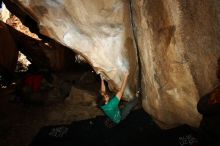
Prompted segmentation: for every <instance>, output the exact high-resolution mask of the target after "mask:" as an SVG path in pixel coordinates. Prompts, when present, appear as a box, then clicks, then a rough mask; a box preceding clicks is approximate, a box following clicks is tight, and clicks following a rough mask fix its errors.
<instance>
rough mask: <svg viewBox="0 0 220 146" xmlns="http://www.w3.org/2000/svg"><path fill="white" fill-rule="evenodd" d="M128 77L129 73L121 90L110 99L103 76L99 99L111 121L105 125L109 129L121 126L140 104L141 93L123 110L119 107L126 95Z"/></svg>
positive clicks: (99, 103)
mask: <svg viewBox="0 0 220 146" xmlns="http://www.w3.org/2000/svg"><path fill="white" fill-rule="evenodd" d="M128 76H129V73H128V72H126V73H125V77H124V80H123V82H122V85H121V88H120V89H119V91H118V92H117V94H116V95H115V96H113V97H112V98H110V96H109V95H108V94H107V93H106V88H105V83H104V79H103V77H102V76H101V96H100V97H99V98H98V99H99V100H98V101H99V102H98V105H99V107H100V108H101V109H102V111H103V112H104V113H105V115H106V116H107V117H108V118H109V119H110V120H109V119H107V120H106V121H105V124H106V126H108V127H113V126H115V125H117V124H119V123H120V121H122V120H124V119H125V118H126V117H127V115H128V114H129V113H130V111H131V110H132V109H133V108H134V107H135V105H136V104H137V102H138V96H139V91H138V92H137V94H136V96H137V97H136V98H134V100H131V101H129V102H127V103H126V105H125V106H124V107H123V108H121V109H120V107H119V102H120V100H121V98H122V96H123V94H124V90H125V87H126V84H127V80H128Z"/></svg>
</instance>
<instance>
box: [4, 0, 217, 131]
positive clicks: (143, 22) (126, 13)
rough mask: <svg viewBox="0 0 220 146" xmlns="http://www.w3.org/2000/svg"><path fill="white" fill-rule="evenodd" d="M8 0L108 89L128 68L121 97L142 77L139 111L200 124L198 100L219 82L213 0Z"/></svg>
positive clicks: (163, 122)
mask: <svg viewBox="0 0 220 146" xmlns="http://www.w3.org/2000/svg"><path fill="white" fill-rule="evenodd" d="M3 1H5V3H6V2H9V1H10V0H3ZM11 2H12V3H15V4H16V5H17V6H19V8H22V9H23V10H24V11H25V12H26V13H27V14H29V15H30V16H31V17H32V18H33V19H34V20H35V21H36V22H38V24H39V28H40V31H41V33H42V34H44V35H47V36H49V37H51V38H53V39H55V40H56V41H58V42H60V43H61V44H63V45H65V46H67V47H69V48H71V49H72V50H73V51H74V52H76V53H78V54H80V55H81V56H83V57H84V58H85V59H86V60H87V62H88V63H89V64H90V65H91V66H92V67H93V68H94V70H95V71H96V72H97V73H101V74H102V75H103V76H104V77H105V79H106V80H107V81H108V83H109V86H110V88H111V89H112V90H115V91H116V90H117V89H118V88H119V87H120V84H121V81H122V80H123V72H124V71H127V70H128V71H129V72H130V77H129V83H128V86H127V89H126V93H125V97H124V99H125V100H126V99H127V100H130V99H132V98H133V97H134V94H135V92H136V91H137V89H138V88H139V82H138V81H139V79H141V93H142V99H143V100H142V104H143V108H144V109H145V111H146V112H148V113H149V114H150V115H151V116H152V117H153V118H154V119H155V121H157V122H158V124H159V125H160V126H161V127H163V128H170V127H173V126H176V125H179V124H189V125H191V126H194V127H198V125H199V123H200V120H201V115H200V114H199V113H198V111H197V109H196V106H197V102H198V100H199V98H200V96H202V95H204V94H206V93H208V92H210V91H211V90H212V89H213V88H214V87H215V86H216V85H217V84H218V83H219V82H218V80H217V77H216V69H217V59H218V57H219V56H220V40H219V38H220V17H219V16H220V2H219V1H218V0H200V1H179V0H154V1H152V0H139V1H135V0H134V1H133V0H108V1H105V0H92V1H89V0H72V1H68V0H41V1H36V0H13V1H12V0H11ZM139 74H140V75H141V76H139ZM139 77H140V78H139Z"/></svg>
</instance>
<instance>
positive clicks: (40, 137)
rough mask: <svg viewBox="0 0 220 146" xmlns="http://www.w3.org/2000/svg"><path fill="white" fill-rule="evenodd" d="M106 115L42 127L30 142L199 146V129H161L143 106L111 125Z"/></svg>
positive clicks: (67, 145) (48, 145)
mask: <svg viewBox="0 0 220 146" xmlns="http://www.w3.org/2000/svg"><path fill="white" fill-rule="evenodd" d="M105 122H106V117H105V116H98V117H96V118H94V119H89V120H83V121H76V122H72V123H71V124H70V125H57V126H48V127H43V128H42V129H41V130H40V131H39V133H38V134H37V135H36V136H35V137H34V139H33V141H32V143H31V144H30V146H74V145H88V146H99V145H100V146H103V145H105V146H117V145H120V146H122V145H148V146H163V145H169V146H199V142H198V140H197V136H196V132H195V131H194V130H193V129H192V128H191V127H189V126H187V125H182V126H180V127H177V128H174V129H169V130H162V129H160V128H159V127H158V126H157V125H156V124H155V123H154V122H153V120H152V119H151V118H150V116H149V115H148V114H147V113H146V112H144V111H143V110H142V109H139V110H135V111H133V112H131V114H130V115H129V116H128V117H127V118H126V119H125V120H124V121H122V122H121V123H120V124H119V125H117V126H114V127H112V128H109V127H108V126H106V124H105Z"/></svg>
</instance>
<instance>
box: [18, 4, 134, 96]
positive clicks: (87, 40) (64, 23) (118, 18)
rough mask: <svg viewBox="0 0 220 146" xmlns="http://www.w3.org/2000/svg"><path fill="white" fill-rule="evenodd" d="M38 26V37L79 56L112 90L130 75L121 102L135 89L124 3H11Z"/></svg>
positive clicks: (129, 26) (132, 47) (127, 7)
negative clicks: (63, 46) (56, 43)
mask: <svg viewBox="0 0 220 146" xmlns="http://www.w3.org/2000/svg"><path fill="white" fill-rule="evenodd" d="M15 2H17V3H18V4H19V5H20V6H21V7H23V8H24V9H25V10H26V11H27V12H28V13H29V14H31V16H32V17H33V18H34V19H35V20H36V21H37V22H39V27H40V30H41V33H43V34H45V35H47V36H50V37H51V38H53V39H55V40H57V41H59V42H60V43H62V44H63V45H65V46H68V47H70V48H72V49H73V50H74V51H75V52H77V53H79V54H81V55H82V56H83V57H84V58H85V59H86V60H87V61H88V62H89V63H90V64H91V65H92V66H93V68H94V70H95V71H96V72H97V73H101V74H103V76H104V77H105V78H106V80H108V82H109V86H110V88H111V89H112V90H117V89H118V88H119V87H120V84H121V81H122V79H123V77H124V72H125V71H129V72H130V79H129V83H130V84H129V86H127V90H126V93H125V95H126V96H125V98H124V99H127V100H129V99H131V98H133V95H134V91H135V90H136V88H137V73H138V65H137V55H136V49H134V43H133V38H132V37H133V35H132V31H131V30H132V29H131V25H130V13H129V3H128V1H121V0H109V1H103V0H93V1H88V0H72V1H69V0H56V1H54V0H49V1H48V0H42V1H36V0H20V1H15Z"/></svg>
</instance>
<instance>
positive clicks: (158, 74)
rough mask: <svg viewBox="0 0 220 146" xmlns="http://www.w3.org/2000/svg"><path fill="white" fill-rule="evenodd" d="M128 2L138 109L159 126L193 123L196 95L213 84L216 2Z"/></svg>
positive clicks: (195, 121)
mask: <svg viewBox="0 0 220 146" xmlns="http://www.w3.org/2000/svg"><path fill="white" fill-rule="evenodd" d="M216 2H217V1H216ZM132 6H133V9H132V10H133V20H134V23H135V30H136V33H135V36H136V38H137V40H138V45H139V51H140V58H141V66H142V68H141V69H142V91H143V93H142V94H143V107H144V109H145V110H146V111H147V112H148V113H150V114H151V115H152V116H153V117H154V118H155V120H157V121H158V123H159V124H160V125H161V126H168V127H170V126H174V125H176V124H180V123H187V124H190V125H192V126H198V124H199V121H200V119H201V116H200V115H199V113H198V112H197V109H196V106H197V101H198V99H199V96H202V95H204V94H205V93H207V92H210V91H211V90H212V89H213V87H214V86H216V85H217V83H218V82H217V77H216V68H217V59H218V57H219V56H220V45H219V43H220V41H219V34H220V31H219V28H220V25H219V22H218V21H216V20H219V18H218V17H219V15H217V12H216V10H217V9H218V7H219V6H217V5H215V3H213V1H207V0H200V1H189V0H186V1H180V0H154V1H152V0H140V1H132Z"/></svg>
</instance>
